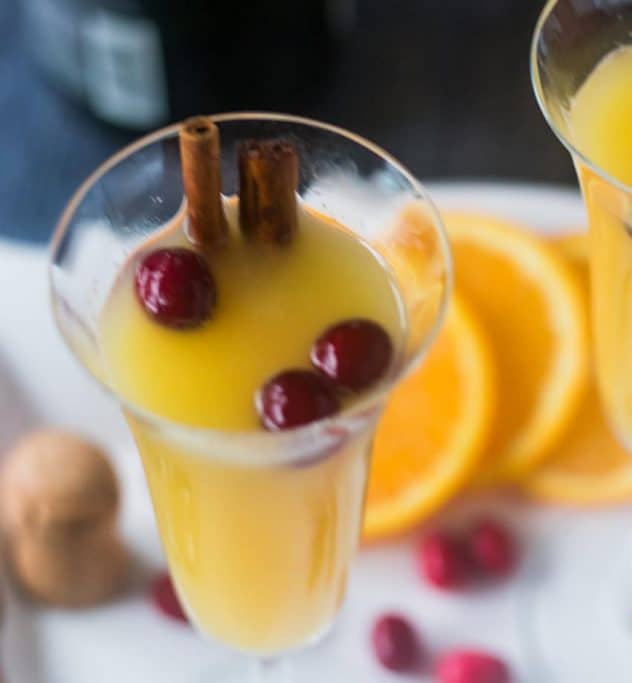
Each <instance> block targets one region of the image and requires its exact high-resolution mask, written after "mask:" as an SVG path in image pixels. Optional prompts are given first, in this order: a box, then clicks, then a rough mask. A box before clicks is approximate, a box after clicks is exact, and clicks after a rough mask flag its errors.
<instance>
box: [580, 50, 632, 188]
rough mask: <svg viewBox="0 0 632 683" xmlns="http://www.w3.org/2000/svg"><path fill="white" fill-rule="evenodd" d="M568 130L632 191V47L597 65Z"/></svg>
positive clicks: (582, 90)
mask: <svg viewBox="0 0 632 683" xmlns="http://www.w3.org/2000/svg"><path fill="white" fill-rule="evenodd" d="M568 127H569V131H570V134H571V138H572V140H573V141H574V143H575V146H576V147H577V148H578V149H579V151H580V152H582V153H583V154H584V156H586V157H587V158H588V159H589V160H590V161H591V162H593V163H594V164H596V165H597V166H598V167H600V168H601V169H603V170H605V171H606V172H607V173H608V174H610V175H611V176H613V177H614V178H616V179H617V180H620V181H621V182H623V183H625V184H626V185H629V186H630V187H632V47H626V48H619V49H617V50H615V51H614V52H612V53H610V54H609V55H608V56H607V57H606V58H605V59H603V61H601V62H600V63H599V64H598V65H597V67H596V68H595V69H594V70H593V72H592V73H591V74H590V76H589V77H588V78H587V79H586V81H585V82H584V84H583V85H582V87H581V88H580V89H579V91H578V92H577V94H576V95H575V98H574V100H573V104H572V107H571V113H570V118H569V122H568Z"/></svg>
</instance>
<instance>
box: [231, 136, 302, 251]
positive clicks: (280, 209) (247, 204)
mask: <svg viewBox="0 0 632 683" xmlns="http://www.w3.org/2000/svg"><path fill="white" fill-rule="evenodd" d="M239 185H240V189H239V222H240V225H241V229H242V232H243V233H244V234H245V235H247V236H248V237H251V238H254V239H257V240H259V241H261V242H266V243H269V244H287V243H289V242H290V241H291V240H292V237H293V236H294V233H295V232H296V230H297V227H298V215H297V208H296V189H297V186H298V154H297V152H296V149H295V148H294V146H293V145H292V144H291V143H289V142H287V141H285V140H278V139H275V140H246V141H244V142H242V143H241V145H240V146H239Z"/></svg>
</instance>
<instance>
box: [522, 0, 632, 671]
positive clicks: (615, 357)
mask: <svg viewBox="0 0 632 683" xmlns="http://www.w3.org/2000/svg"><path fill="white" fill-rule="evenodd" d="M531 71H532V79H533V86H534V89H535V93H536V97H537V99H538V102H539V104H540V107H541V109H542V111H543V113H544V116H545V118H546V120H547V122H548V123H549V125H550V126H551V128H552V129H553V131H554V133H555V134H556V135H557V137H558V138H559V140H560V141H561V142H562V144H564V146H565V147H566V148H567V149H568V151H569V152H570V154H571V157H572V159H573V162H574V164H575V168H576V171H577V175H578V177H579V181H580V186H581V190H582V194H583V198H584V203H585V206H586V209H587V214H588V225H589V236H588V254H587V256H588V261H589V265H590V285H591V314H592V332H593V335H592V336H593V342H594V347H595V366H596V367H595V371H596V376H597V381H598V384H599V389H600V393H601V398H602V402H603V405H604V409H605V413H606V416H607V418H608V420H609V421H610V424H611V426H612V428H613V430H614V432H615V434H616V435H617V437H618V438H619V440H620V441H621V443H622V444H623V445H624V446H625V447H626V448H627V449H629V450H630V449H632V355H631V354H630V343H631V342H632V236H631V235H632V232H631V229H630V226H631V225H632V0H605V1H602V0H550V1H549V2H548V3H547V4H546V7H545V8H544V11H543V13H542V15H541V17H540V20H539V22H538V25H537V28H536V32H535V36H534V40H533V45H532V58H531ZM594 457H599V453H595V454H594ZM613 484H614V482H613ZM621 486H622V490H625V488H626V486H628V485H627V484H626V482H621ZM621 531H622V530H619V531H618V530H617V528H614V529H613V533H612V535H608V536H607V538H606V537H605V535H604V534H601V537H602V542H601V544H600V545H599V547H592V548H586V547H584V546H583V545H582V544H581V539H578V540H577V542H575V541H574V540H573V539H572V538H571V539H566V538H564V539H562V542H560V543H559V544H558V545H557V546H556V547H555V548H550V549H549V551H548V554H549V557H548V558H547V559H544V560H543V565H544V567H545V568H544V569H543V571H542V572H540V573H539V574H538V575H537V576H536V577H535V581H534V582H533V584H532V585H531V588H532V589H533V590H530V591H529V597H528V600H527V606H526V608H525V610H524V614H523V617H524V618H525V620H526V623H527V633H528V634H529V636H530V637H529V642H530V643H531V644H532V645H534V649H533V652H532V655H533V657H534V658H537V659H538V661H542V662H543V664H544V665H545V670H544V671H543V672H542V673H541V674H540V675H541V676H542V677H544V678H538V680H552V681H562V680H563V681H567V680H568V681H570V680H572V681H613V682H614V681H627V680H628V679H629V677H630V671H631V670H632V581H631V579H630V566H631V561H630V558H631V557H632V553H631V552H629V551H628V553H627V554H625V556H624V557H622V556H621V551H620V550H618V547H619V545H620V543H619V541H620V539H619V538H618V536H620V535H621ZM623 533H624V534H625V533H626V532H625V531H623ZM627 533H628V535H629V531H628V532H627ZM623 540H625V541H626V542H629V541H630V539H629V538H626V539H623ZM554 557H557V560H556V559H554ZM547 560H548V563H549V564H551V565H552V566H553V567H554V568H553V569H551V570H550V571H549V570H547V569H546V565H547Z"/></svg>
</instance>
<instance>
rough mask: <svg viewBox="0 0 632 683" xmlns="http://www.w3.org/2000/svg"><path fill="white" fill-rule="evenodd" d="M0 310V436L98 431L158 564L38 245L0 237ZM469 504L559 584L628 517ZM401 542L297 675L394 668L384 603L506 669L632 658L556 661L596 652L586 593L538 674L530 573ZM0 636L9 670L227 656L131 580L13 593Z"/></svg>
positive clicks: (191, 663) (123, 447) (535, 211)
mask: <svg viewBox="0 0 632 683" xmlns="http://www.w3.org/2000/svg"><path fill="white" fill-rule="evenodd" d="M430 190H431V194H432V196H433V197H434V198H435V200H436V201H437V202H438V204H439V206H440V208H447V207H450V208H464V209H484V210H487V211H491V212H495V213H497V214H500V215H505V216H507V217H509V218H513V219H517V220H520V221H523V222H525V223H527V224H530V225H533V226H535V227H537V228H539V229H542V230H558V231H559V230H565V229H572V228H576V227H577V226H580V225H582V224H583V221H584V213H583V209H582V205H581V202H580V199H579V195H578V194H576V193H575V192H570V191H562V190H556V189H551V188H546V187H525V186H516V185H494V184H480V185H472V184H463V185H450V186H436V187H431V188H430ZM0 310H1V311H2V317H1V318H0V361H2V360H3V361H4V363H3V365H5V366H6V367H8V368H9V369H10V372H11V377H10V378H9V377H7V378H3V376H2V374H1V373H0V410H1V411H2V412H1V413H0V415H1V416H2V420H1V421H2V423H3V424H6V422H7V421H6V418H5V416H6V415H7V414H10V415H11V416H12V417H11V419H10V423H11V425H13V427H12V428H11V429H10V430H9V431H6V430H5V432H4V433H2V434H1V435H0V447H3V446H4V445H5V444H6V443H7V441H8V440H9V439H10V438H11V437H12V436H13V433H17V432H18V431H20V430H21V429H22V428H24V426H26V425H28V424H30V423H32V422H34V421H38V422H47V423H54V424H57V425H65V426H68V427H71V428H73V429H77V430H79V431H81V432H84V433H86V434H88V435H90V436H92V437H93V438H95V439H97V440H99V441H100V442H102V443H104V445H106V446H107V447H108V448H109V449H110V451H111V453H112V456H113V459H114V460H115V464H116V466H117V468H118V470H119V473H120V475H121V478H122V480H123V482H124V488H125V505H124V511H123V525H124V529H125V533H126V534H127V536H128V538H129V539H130V542H131V543H132V544H133V546H134V548H135V549H136V551H137V552H138V553H139V554H140V555H141V556H142V557H143V558H144V559H145V562H146V563H149V564H155V565H156V566H160V564H161V561H160V550H159V545H158V540H157V537H156V533H155V529H154V525H153V520H152V516H151V510H150V508H149V502H148V497H147V493H146V489H145V484H144V480H143V476H142V472H141V469H140V464H139V461H138V459H137V457H136V455H135V453H134V449H133V446H132V444H131V440H130V438H129V436H128V435H127V432H126V429H125V426H124V424H123V421H122V419H121V417H120V416H119V414H118V411H117V408H116V406H115V405H114V403H113V401H112V400H111V399H110V398H109V397H108V396H106V395H104V394H103V393H102V392H101V391H100V389H99V388H97V386H96V385H95V384H94V383H93V382H92V381H91V380H90V379H89V378H88V376H87V375H86V374H84V372H83V371H82V370H81V369H80V368H79V366H78V365H77V363H76V362H75V361H74V360H73V359H72V358H71V356H70V353H69V352H68V351H67V350H66V349H65V347H64V346H63V344H62V342H61V339H60V338H59V336H58V335H57V332H56V330H55V329H54V327H53V323H52V320H51V316H50V313H49V306H48V291H47V276H46V269H45V254H44V253H43V252H42V251H41V250H35V249H30V248H25V247H20V246H16V245H14V244H7V243H0ZM11 382H12V383H13V386H12V387H11V386H10V384H11ZM7 411H9V412H8V413H7ZM11 432H13V433H11ZM476 508H481V509H483V510H485V511H493V510H497V511H498V514H501V515H505V516H507V517H509V518H511V519H512V520H514V524H515V525H516V527H517V528H518V529H519V532H520V534H521V536H522V538H523V541H524V545H525V552H526V555H527V557H534V556H536V557H537V556H538V553H536V552H535V549H536V548H543V547H544V548H546V547H549V546H550V547H551V549H552V550H553V549H554V551H555V552H551V553H549V554H547V555H546V557H547V559H549V560H550V561H551V562H554V563H555V570H556V572H555V577H556V578H555V581H556V582H558V584H559V585H557V590H560V589H562V588H563V587H564V586H565V585H566V580H565V579H564V576H567V577H569V580H570V579H571V578H572V577H574V576H575V575H576V573H577V572H576V570H580V569H581V568H582V566H584V565H582V558H584V557H590V558H592V560H593V561H592V563H589V564H590V566H591V568H592V570H594V569H595V567H599V565H598V564H596V562H595V561H596V560H597V559H598V558H600V557H601V555H600V553H603V557H605V558H607V559H606V561H605V562H604V564H606V565H609V566H613V565H614V564H616V562H615V561H614V560H616V559H617V556H616V553H617V551H618V549H619V548H620V547H621V544H622V539H623V540H626V539H625V534H626V530H627V529H629V528H631V527H632V509H631V508H628V509H624V508H618V509H615V510H608V511H597V510H594V511H583V512H579V511H574V512H573V511H566V510H554V509H551V508H549V509H543V508H539V509H535V508H533V509H530V508H528V507H527V506H525V505H524V504H522V505H520V504H518V503H516V502H513V501H510V500H502V499H499V500H490V499H485V500H480V501H468V502H466V503H464V502H461V503H459V504H456V505H454V506H453V507H452V508H451V509H450V510H448V511H446V512H445V513H444V516H446V517H450V516H454V517H456V518H457V520H458V518H463V519H467V518H470V517H472V516H473V515H474V511H473V510H474V509H476ZM457 523H458V522H457ZM411 550H412V539H404V540H402V541H398V542H397V543H393V544H391V545H386V546H385V545H382V546H380V547H375V548H371V549H364V550H362V551H361V553H360V556H359V558H358V561H357V564H356V568H355V572H354V575H353V579H352V582H351V589H350V593H349V599H348V602H347V606H346V608H345V610H344V612H343V614H342V615H341V618H340V621H339V623H338V625H337V627H336V628H335V630H334V632H333V633H332V634H331V635H330V636H329V637H328V638H326V639H325V641H324V642H323V643H321V644H320V645H319V646H317V647H315V648H313V649H312V650H310V651H308V652H306V653H304V654H302V655H300V656H298V657H296V668H297V681H301V682H306V683H316V681H319V682H322V681H323V680H327V681H329V682H330V683H337V682H338V681H341V682H342V681H344V682H345V683H346V682H353V681H363V682H369V683H388V682H392V681H395V680H397V678H396V677H393V676H391V675H390V674H387V673H385V672H382V671H381V670H380V669H379V668H378V667H377V666H375V665H374V663H373V659H372V656H371V650H370V649H369V647H368V645H367V634H368V630H369V628H370V624H371V621H372V618H373V617H374V616H375V615H376V614H377V613H379V612H382V611H384V610H392V609H399V610H401V611H402V612H404V613H405V614H407V615H409V616H410V617H411V618H412V619H414V621H415V622H416V623H417V624H418V626H419V628H420V630H421V632H422V633H423V634H424V638H425V642H426V644H427V647H428V649H429V650H431V651H432V652H433V653H437V652H441V650H443V649H444V648H448V647H452V646H456V645H459V646H460V645H474V646H476V645H480V646H484V647H488V648H490V649H492V650H494V651H497V652H498V653H500V654H502V656H503V657H506V658H507V659H508V660H509V661H510V662H511V665H512V668H513V669H514V671H515V672H516V681H519V682H521V683H545V681H555V682H556V683H557V682H558V681H559V682H561V683H567V682H568V683H584V682H585V683H599V682H600V681H604V682H605V681H608V683H619V681H620V682H621V683H624V682H628V681H630V680H632V668H627V669H624V670H620V671H619V672H618V673H617V672H615V673H610V674H609V675H607V676H604V677H595V675H594V673H588V672H587V671H579V672H577V671H574V670H573V669H572V668H564V667H565V666H566V663H565V662H564V661H563V657H557V647H558V645H562V644H564V643H565V644H566V645H569V646H570V650H571V651H572V649H573V648H582V651H584V652H585V651H586V650H587V649H592V651H593V652H594V654H595V661H596V659H597V658H599V657H600V655H604V654H605V652H606V651H605V649H604V648H607V647H608V646H609V643H604V642H599V641H598V640H597V639H590V642H585V641H583V640H582V637H583V633H584V632H585V631H584V629H582V628H581V626H582V624H584V625H585V623H586V622H587V623H591V621H592V620H593V619H594V618H596V615H595V614H594V613H591V610H592V609H593V608H592V605H593V602H592V600H591V599H590V598H591V596H590V595H588V596H587V602H586V606H585V607H584V608H582V606H581V605H576V606H575V609H574V610H573V611H572V612H569V614H568V615H566V616H567V617H568V618H566V619H557V618H549V619H548V620H547V621H546V624H545V626H546V628H548V631H546V636H547V643H548V645H550V648H551V653H550V654H552V656H553V659H554V661H556V662H557V665H558V666H556V669H557V671H556V672H555V673H554V674H552V675H551V676H547V677H545V676H544V674H543V673H542V672H541V670H540V666H539V664H538V662H537V661H536V659H535V654H534V651H533V648H532V641H531V639H530V638H527V637H526V631H525V624H526V623H527V620H526V619H525V612H526V611H527V608H529V609H530V608H531V607H532V601H531V600H530V598H529V597H528V595H529V593H525V590H524V586H525V585H527V584H526V581H527V579H525V578H523V579H522V580H520V581H513V582H509V583H508V584H506V585H504V586H502V587H499V588H494V589H489V590H483V591H480V590H479V591H476V592H473V593H471V592H470V593H465V594H458V595H445V594H442V593H438V592H436V591H434V590H432V589H430V588H428V587H427V586H425V585H423V584H422V583H421V582H420V581H419V580H418V579H417V577H416V576H415V572H414V568H413V564H412V552H411ZM608 553H609V554H608ZM599 562H601V560H600V559H599ZM543 571H544V570H543ZM604 571H605V570H604ZM525 572H526V573H525V576H527V577H528V576H533V574H532V572H533V565H532V563H531V562H530V563H527V569H526V570H525ZM560 572H562V573H560ZM545 575H546V576H549V575H548V574H546V572H545ZM546 576H545V582H546ZM551 576H552V575H551ZM560 577H562V580H561V582H560ZM551 581H552V580H551ZM589 592H590V591H589ZM525 596H527V597H525ZM565 614H566V613H565ZM589 633H590V632H589ZM2 641H3V643H2V647H3V653H2V656H0V661H1V662H2V666H3V668H4V669H5V671H6V674H7V679H8V681H9V683H88V682H89V683H112V682H116V683H131V682H132V681H134V682H137V681H143V682H144V681H147V682H151V683H175V682H176V681H177V682H178V683H189V681H195V683H198V682H199V683H202V681H205V682H208V683H212V682H213V681H214V680H216V677H217V674H218V672H219V670H220V668H219V667H220V665H221V666H224V665H225V664H226V663H227V662H230V661H232V659H231V658H230V657H229V655H227V654H226V653H224V652H222V651H221V650H219V649H218V648H216V647H214V646H211V645H209V644H207V643H204V642H202V641H201V640H199V639H198V638H197V637H196V636H195V635H194V634H193V633H192V632H191V631H190V630H188V629H187V628H186V627H181V626H180V625H178V624H172V623H170V622H169V621H167V620H165V619H163V618H161V617H160V616H159V615H157V614H156V613H155V612H154V610H153V608H152V606H151V605H150V604H149V603H148V602H147V600H146V599H145V598H144V596H143V593H142V590H141V591H139V592H138V593H137V594H135V595H131V596H128V597H127V598H126V599H124V600H121V601H119V602H117V603H114V604H111V605H108V606H105V607H102V608H99V609H94V610H88V611H82V612H63V611H58V610H38V609H35V608H33V607H29V606H27V605H26V604H24V603H23V602H22V601H20V600H18V599H16V598H15V597H13V596H11V597H10V600H9V609H8V617H7V621H6V624H5V628H4V632H3V634H2ZM566 649H567V650H568V648H566ZM629 649H630V650H632V630H631V633H630V648H629ZM570 664H572V662H571V663H570ZM560 668H561V671H560ZM417 680H418V679H417ZM422 680H423V679H422ZM427 680H428V681H430V680H432V679H431V678H430V677H428V679H427Z"/></svg>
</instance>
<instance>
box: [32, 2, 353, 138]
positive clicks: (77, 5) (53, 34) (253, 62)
mask: <svg viewBox="0 0 632 683" xmlns="http://www.w3.org/2000/svg"><path fill="white" fill-rule="evenodd" d="M354 3H355V0H224V1H223V2H214V1H213V0H188V1H176V0H28V2H27V3H26V8H27V20H28V21H27V28H28V32H29V34H30V35H29V44H30V45H32V46H33V49H34V52H35V56H36V57H37V61H38V63H39V64H40V65H41V66H42V67H43V68H44V70H45V71H47V72H48V73H49V74H50V75H51V76H53V78H54V79H55V80H56V81H57V82H58V83H60V84H62V85H63V86H65V88H66V90H67V91H69V92H71V93H73V94H74V95H75V97H78V98H79V99H81V100H82V101H83V102H85V103H86V105H87V106H89V107H90V109H91V110H92V111H93V112H94V113H95V114H96V115H97V116H98V117H99V118H102V119H104V120H106V121H108V122H110V123H114V124H115V125H118V126H121V127H124V128H131V129H146V128H152V127H155V126H157V125H161V124H163V123H165V122H167V121H170V120H175V119H180V118H183V117H185V116H188V115H190V114H194V113H200V112H203V113H207V112H208V113H210V112H217V111H229V110H236V109H274V110H287V111H297V110H301V109H302V108H303V107H304V105H305V104H306V103H308V102H309V101H310V100H312V99H314V98H316V97H317V96H318V93H319V91H320V89H322V88H323V87H326V83H327V78H328V77H329V75H330V73H331V69H332V66H333V64H334V63H335V55H336V49H337V47H338V44H339V42H340V39H341V38H342V36H343V35H344V33H345V31H346V30H347V29H348V28H349V27H350V25H351V24H352V22H353V10H354Z"/></svg>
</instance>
